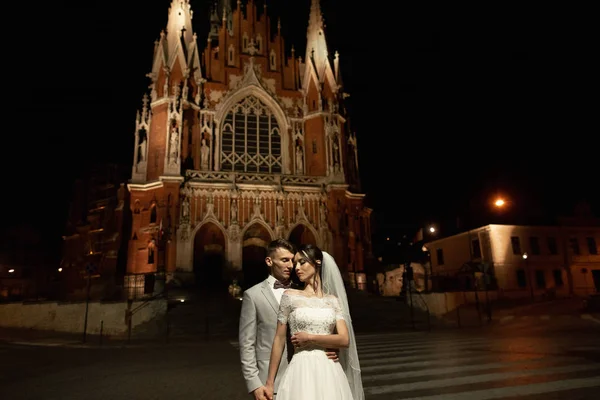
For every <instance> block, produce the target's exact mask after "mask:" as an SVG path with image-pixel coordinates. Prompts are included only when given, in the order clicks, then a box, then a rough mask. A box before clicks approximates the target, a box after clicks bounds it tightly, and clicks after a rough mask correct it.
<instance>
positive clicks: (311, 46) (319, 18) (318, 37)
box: [305, 0, 328, 70]
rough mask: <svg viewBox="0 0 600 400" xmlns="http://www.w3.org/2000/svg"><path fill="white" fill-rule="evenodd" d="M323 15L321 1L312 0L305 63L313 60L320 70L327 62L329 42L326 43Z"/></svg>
mask: <svg viewBox="0 0 600 400" xmlns="http://www.w3.org/2000/svg"><path fill="white" fill-rule="evenodd" d="M324 26H325V25H324V23H323V15H322V14H321V5H320V1H319V0H312V3H311V5H310V15H309V17H308V30H307V33H306V58H305V62H307V63H308V62H310V60H312V61H313V62H314V63H315V67H316V68H317V70H319V69H320V68H321V67H322V66H323V64H324V63H325V62H326V61H327V55H328V53H327V42H326V41H325V31H324V30H323V28H324Z"/></svg>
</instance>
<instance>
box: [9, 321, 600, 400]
mask: <svg viewBox="0 0 600 400" xmlns="http://www.w3.org/2000/svg"><path fill="white" fill-rule="evenodd" d="M599 327H600V324H597V323H596V325H592V324H590V325H585V324H583V323H582V324H579V325H575V326H573V325H571V326H569V325H565V324H552V323H550V321H545V323H542V321H539V320H535V321H534V320H529V321H528V320H514V321H509V322H507V323H506V324H503V325H495V326H492V327H485V328H470V329H446V330H432V331H431V332H427V331H419V332H413V331H405V332H399V333H381V334H377V333H375V334H363V335H360V336H359V338H358V344H359V355H360V358H361V367H362V369H363V382H364V386H365V392H366V398H367V400H388V399H416V398H419V399H426V400H438V399H465V400H475V399H476V400H485V399H513V400H514V399H523V400H533V399H544V400H548V399H558V398H569V400H574V399H596V398H597V397H596V393H597V392H598V390H599V389H600V341H599V340H598V337H600V329H599ZM0 398H2V399H11V400H20V399H36V400H37V399H44V400H53V399H61V400H71V399H77V400H81V399H85V400H96V399H98V400H100V399H102V400H119V399H127V400H130V399H145V400H149V399H170V400H178V399H189V400H203V399H211V400H212V399H228V400H237V399H246V400H247V399H250V397H249V396H248V394H246V393H245V386H244V382H243V380H242V377H241V372H240V366H239V357H238V352H237V349H236V343H235V342H232V341H227V340H222V341H198V342H186V343H179V344H178V343H170V344H168V345H160V344H145V345H142V344H137V345H136V344H134V345H131V346H104V347H98V346H97V345H96V344H91V345H90V344H88V345H85V346H83V345H80V344H79V345H78V344H72V345H65V344H64V343H63V344H60V343H52V342H51V341H43V342H38V343H36V342H30V343H28V344H17V343H6V342H5V343H0Z"/></svg>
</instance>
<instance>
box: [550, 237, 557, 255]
mask: <svg viewBox="0 0 600 400" xmlns="http://www.w3.org/2000/svg"><path fill="white" fill-rule="evenodd" d="M548 251H549V252H550V254H552V255H556V254H558V246H557V245H556V238H555V237H552V236H551V237H549V238H548Z"/></svg>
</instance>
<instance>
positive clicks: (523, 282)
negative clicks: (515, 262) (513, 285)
mask: <svg viewBox="0 0 600 400" xmlns="http://www.w3.org/2000/svg"><path fill="white" fill-rule="evenodd" d="M517 285H519V287H520V288H524V287H526V286H527V277H526V276H525V270H524V269H522V268H520V269H518V270H517Z"/></svg>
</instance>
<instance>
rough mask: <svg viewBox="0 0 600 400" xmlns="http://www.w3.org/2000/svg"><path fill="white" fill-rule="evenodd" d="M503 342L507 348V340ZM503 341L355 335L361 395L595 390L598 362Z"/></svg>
mask: <svg viewBox="0 0 600 400" xmlns="http://www.w3.org/2000/svg"><path fill="white" fill-rule="evenodd" d="M513 340H516V342H517V343H518V339H514V338H513ZM504 345H505V348H507V349H508V348H511V345H512V342H511V339H506V340H505V341H504ZM502 346H503V345H502V343H500V344H499V343H497V342H496V341H495V340H492V339H490V338H484V337H472V338H471V337H465V336H462V337H460V336H455V337H453V336H449V335H448V334H431V335H423V334H415V333H412V332H411V333H404V334H374V335H364V336H359V338H357V348H358V353H359V358H360V363H361V370H362V378H363V385H364V389H365V397H366V400H379V399H381V400H391V399H395V400H405V399H410V400H442V399H443V400H447V399H464V400H487V399H501V398H509V397H515V396H526V395H535V394H545V393H552V392H557V391H562V390H577V389H586V388H595V387H598V388H599V389H600V363H597V362H592V361H590V360H586V359H584V358H581V357H576V356H572V355H571V354H569V353H567V354H564V355H560V354H551V353H550V354H545V353H544V352H543V351H541V352H538V353H536V352H535V351H533V350H532V351H528V352H524V353H519V352H511V351H508V350H507V351H499V350H498V349H499V348H500V349H502V348H503V347H502ZM574 347H575V346H574ZM594 347H596V346H595V345H587V344H583V343H581V344H579V348H588V349H590V350H591V349H592V348H594ZM592 390H593V389H592Z"/></svg>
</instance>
